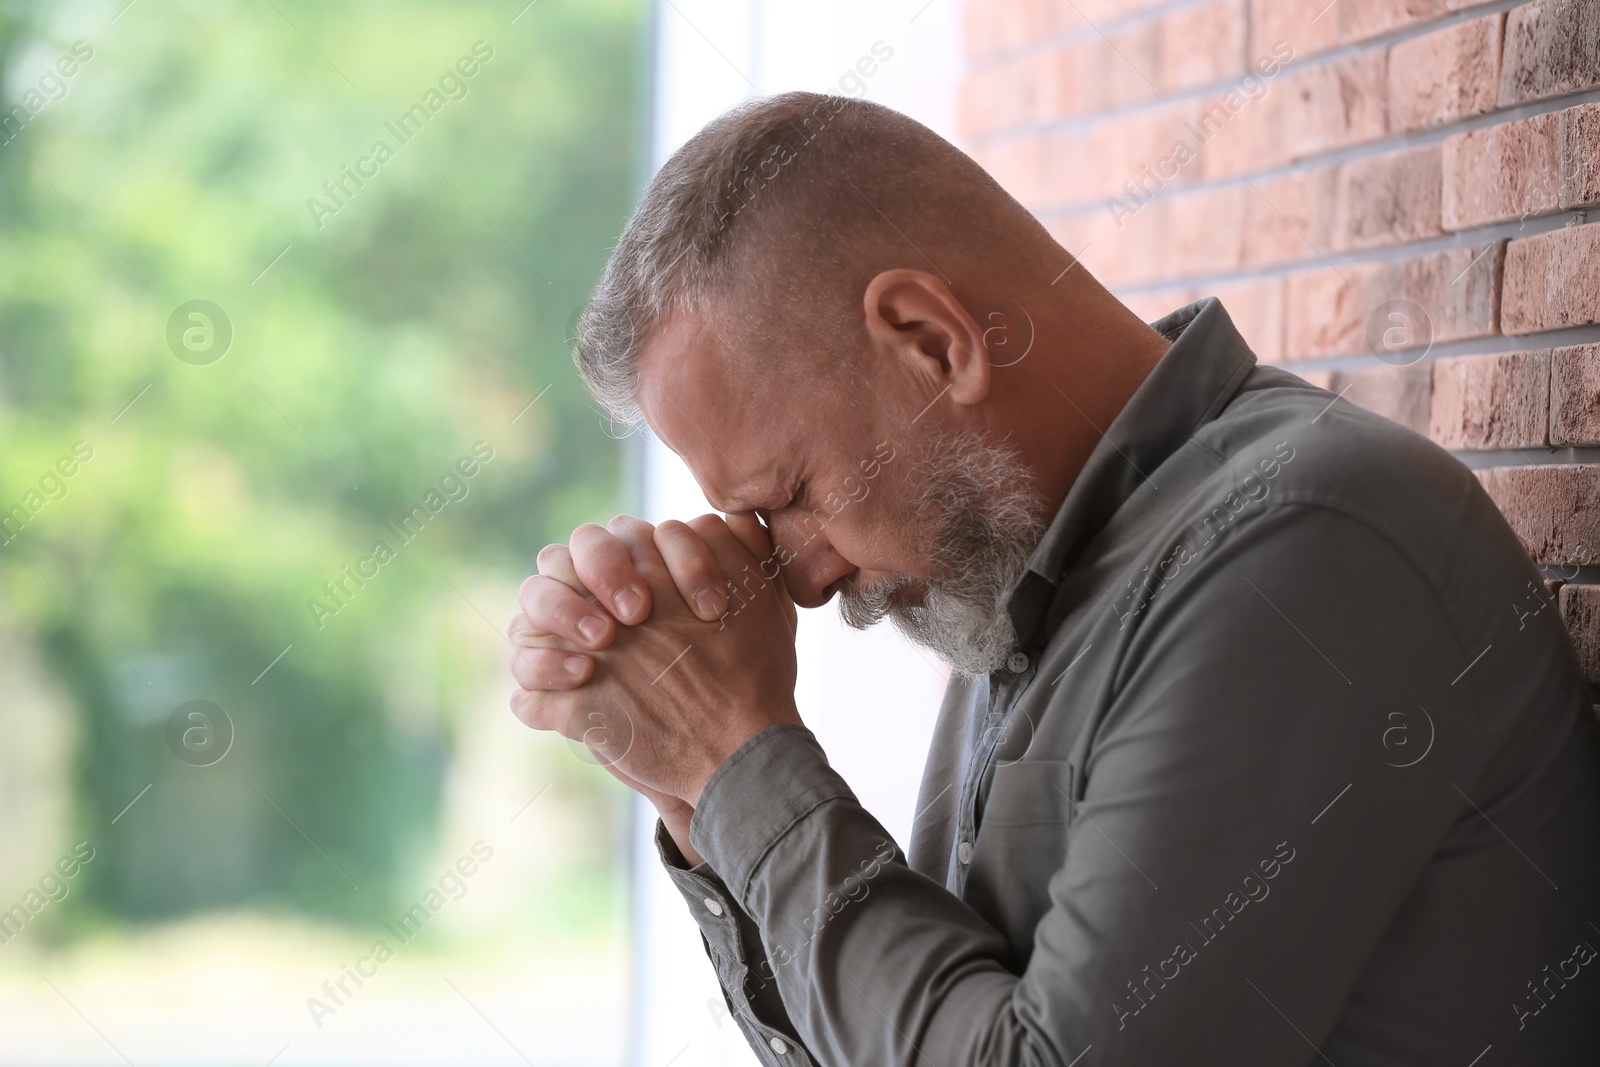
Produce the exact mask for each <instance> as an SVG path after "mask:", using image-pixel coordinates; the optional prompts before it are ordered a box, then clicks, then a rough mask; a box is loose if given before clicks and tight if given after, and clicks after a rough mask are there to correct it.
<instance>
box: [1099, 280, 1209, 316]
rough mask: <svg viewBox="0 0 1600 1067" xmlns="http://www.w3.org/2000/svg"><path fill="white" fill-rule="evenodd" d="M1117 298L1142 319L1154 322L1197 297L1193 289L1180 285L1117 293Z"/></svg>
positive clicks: (1192, 301) (1190, 302)
mask: <svg viewBox="0 0 1600 1067" xmlns="http://www.w3.org/2000/svg"><path fill="white" fill-rule="evenodd" d="M1118 299H1120V300H1121V301H1122V302H1123V303H1124V304H1126V305H1127V306H1128V308H1129V309H1130V310H1131V311H1132V312H1133V313H1134V314H1135V315H1138V316H1139V317H1140V318H1141V319H1143V320H1144V321H1146V322H1154V321H1156V320H1157V319H1159V318H1161V317H1162V316H1163V315H1166V314H1167V313H1168V312H1172V311H1176V310H1178V309H1179V308H1181V307H1183V306H1184V305H1185V304H1192V303H1194V301H1195V300H1197V299H1199V298H1198V297H1196V296H1195V293H1194V290H1193V289H1190V288H1187V287H1185V286H1181V285H1180V286H1174V287H1173V288H1171V289H1143V290H1140V291H1139V292H1137V293H1127V294H1118Z"/></svg>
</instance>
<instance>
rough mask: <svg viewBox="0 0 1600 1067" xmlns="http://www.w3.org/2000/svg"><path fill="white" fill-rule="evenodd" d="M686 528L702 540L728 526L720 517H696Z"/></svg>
mask: <svg viewBox="0 0 1600 1067" xmlns="http://www.w3.org/2000/svg"><path fill="white" fill-rule="evenodd" d="M688 526H689V529H691V530H693V531H694V532H695V533H697V534H699V535H700V536H701V537H702V538H704V537H709V536H712V535H714V534H716V533H717V532H718V531H720V530H725V529H727V527H728V524H727V523H726V522H724V521H723V518H722V516H721V515H696V516H695V517H694V518H692V519H690V520H689V522H688Z"/></svg>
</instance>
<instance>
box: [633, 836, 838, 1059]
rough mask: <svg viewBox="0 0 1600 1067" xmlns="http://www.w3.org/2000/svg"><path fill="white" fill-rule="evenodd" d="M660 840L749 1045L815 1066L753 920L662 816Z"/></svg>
mask: <svg viewBox="0 0 1600 1067" xmlns="http://www.w3.org/2000/svg"><path fill="white" fill-rule="evenodd" d="M655 839H656V854H657V855H658V856H659V857H660V858H661V865H662V867H664V868H665V869H666V872H667V877H668V878H670V879H672V884H673V885H675V886H676V887H677V889H678V892H679V893H680V894H682V896H683V900H684V903H685V904H687V905H688V906H689V914H690V915H691V916H693V917H694V921H695V925H697V926H699V927H700V939H701V941H703V942H704V943H705V948H706V955H707V956H708V957H710V960H711V966H712V969H713V970H715V971H716V974H717V983H718V984H719V985H720V986H721V987H722V999H723V1001H724V1002H725V1003H726V1004H727V1006H728V1013H729V1015H730V1016H731V1017H732V1018H733V1020H734V1021H735V1023H736V1024H737V1025H738V1027H739V1029H740V1031H741V1032H742V1033H743V1034H744V1035H745V1039H746V1040H747V1041H749V1042H750V1047H751V1048H752V1049H754V1050H755V1051H756V1053H757V1055H758V1056H759V1057H760V1058H761V1060H762V1062H763V1063H767V1064H770V1065H772V1067H811V1064H812V1060H811V1058H810V1056H809V1055H808V1054H807V1052H806V1051H805V1049H804V1047H803V1046H802V1045H801V1044H800V1042H799V1040H798V1039H797V1038H796V1036H795V1032H794V1024H793V1023H792V1022H790V1020H789V1013H788V1011H787V1010H786V1009H785V1008H784V1005H783V1000H782V998H781V997H780V996H779V993H778V987H777V984H776V983H775V982H774V981H773V975H772V966H771V964H769V963H768V962H767V960H766V954H765V950H764V949H763V947H762V944H761V932H760V930H759V929H757V927H756V924H755V922H754V920H752V919H751V918H750V916H749V915H748V914H746V912H745V911H744V909H743V908H741V907H740V906H739V902H738V901H737V900H735V899H734V898H733V894H732V893H730V892H729V891H728V887H727V885H725V884H724V883H723V881H722V879H721V878H719V877H718V876H717V872H716V871H715V870H713V869H712V867H711V865H710V864H709V863H702V864H700V865H698V866H696V867H690V866H689V865H688V862H687V861H686V860H685V859H684V858H683V853H682V852H681V851H680V850H679V849H678V845H677V842H675V841H673V840H672V835H671V834H669V833H668V832H667V828H666V825H665V824H664V823H662V822H661V821H660V820H659V819H658V820H656V834H655ZM718 1025H719V1026H720V1025H721V1021H720V1020H719V1021H718ZM780 1050H781V1051H780Z"/></svg>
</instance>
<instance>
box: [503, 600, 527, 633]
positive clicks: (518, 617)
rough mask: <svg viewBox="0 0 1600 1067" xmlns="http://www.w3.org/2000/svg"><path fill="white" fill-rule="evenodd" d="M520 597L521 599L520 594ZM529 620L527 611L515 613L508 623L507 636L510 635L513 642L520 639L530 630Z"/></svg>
mask: <svg viewBox="0 0 1600 1067" xmlns="http://www.w3.org/2000/svg"><path fill="white" fill-rule="evenodd" d="M518 599H521V597H520V596H519V597H518ZM528 622H529V620H528V614H527V612H523V611H519V612H517V613H516V614H515V615H513V616H511V621H510V622H508V623H506V636H507V637H509V638H510V639H511V640H512V641H513V642H515V641H517V640H520V639H521V638H522V637H523V636H525V635H526V634H527V632H528V629H529V625H528Z"/></svg>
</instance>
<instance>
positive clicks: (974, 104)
mask: <svg viewBox="0 0 1600 1067" xmlns="http://www.w3.org/2000/svg"><path fill="white" fill-rule="evenodd" d="M1020 88H1021V87H1020V85H1019V82H1018V79H1017V76H1016V71H1015V69H1014V68H1013V67H1011V66H1008V65H1000V66H993V67H985V68H983V69H981V70H976V71H973V72H972V74H970V75H968V76H967V77H966V78H965V79H963V81H962V82H961V88H960V90H959V91H958V93H957V95H956V128H957V130H958V131H959V132H960V134H961V136H962V137H964V138H969V139H970V138H984V137H988V136H990V135H992V134H995V133H998V132H1000V131H1002V130H1005V129H1008V128H1013V127H1016V126H1018V125H1020V124H1021V122H1022V121H1023V115H1024V113H1023V110H1022V107H1021V102H1022V101H1021V98H1020Z"/></svg>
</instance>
